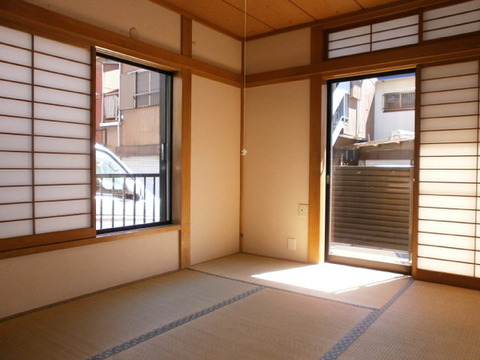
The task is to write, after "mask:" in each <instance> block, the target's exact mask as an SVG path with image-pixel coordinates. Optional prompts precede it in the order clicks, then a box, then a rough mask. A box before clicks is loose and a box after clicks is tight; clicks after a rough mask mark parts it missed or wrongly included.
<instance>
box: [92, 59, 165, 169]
mask: <svg viewBox="0 0 480 360" xmlns="http://www.w3.org/2000/svg"><path fill="white" fill-rule="evenodd" d="M97 73H98V74H99V75H100V76H98V77H97V79H98V81H101V85H100V86H99V88H100V90H101V95H100V94H99V96H98V98H97V101H99V102H98V103H97V114H96V119H97V134H96V135H97V136H96V139H97V142H98V143H100V144H102V145H104V146H106V147H107V148H109V149H110V150H111V151H113V152H114V153H115V154H116V155H117V156H118V157H119V158H121V159H122V161H124V162H125V163H126V164H127V165H128V166H129V167H130V168H131V169H132V171H133V172H141V173H158V170H159V161H158V158H159V154H160V145H159V133H160V105H159V104H160V81H159V74H158V73H157V72H153V71H149V70H145V69H142V68H139V67H136V66H133V65H129V64H123V63H118V62H116V61H114V60H109V59H105V58H97Z"/></svg>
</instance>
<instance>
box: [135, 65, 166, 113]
mask: <svg viewBox="0 0 480 360" xmlns="http://www.w3.org/2000/svg"><path fill="white" fill-rule="evenodd" d="M135 87H136V92H135V107H137V108H139V107H143V106H155V105H159V104H160V74H159V73H157V72H154V71H148V70H141V71H138V72H136V84H135Z"/></svg>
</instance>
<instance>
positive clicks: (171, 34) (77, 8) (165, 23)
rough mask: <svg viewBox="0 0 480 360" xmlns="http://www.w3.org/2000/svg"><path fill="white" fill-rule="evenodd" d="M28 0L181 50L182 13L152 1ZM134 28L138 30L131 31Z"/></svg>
mask: <svg viewBox="0 0 480 360" xmlns="http://www.w3.org/2000/svg"><path fill="white" fill-rule="evenodd" d="M26 1H27V2H29V3H31V4H34V5H37V6H41V7H44V8H46V9H48V10H52V11H55V12H58V13H61V14H63V15H66V16H70V17H73V18H75V19H77V20H81V21H83V22H86V23H89V24H92V25H95V26H99V27H102V28H104V29H107V30H110V31H114V32H116V33H119V34H121V35H124V36H131V37H132V38H134V39H137V40H140V41H143V42H146V43H149V44H152V45H157V46H160V47H162V48H164V49H167V50H171V51H175V52H180V36H181V25H180V15H178V14H177V13H174V12H173V11H170V10H168V9H165V8H162V7H160V6H158V5H155V4H154V3H152V2H150V1H137V0H81V1H78V0H26ZM132 28H134V30H132V31H131V29H132Z"/></svg>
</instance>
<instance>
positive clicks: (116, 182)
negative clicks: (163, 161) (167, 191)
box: [96, 174, 161, 230]
mask: <svg viewBox="0 0 480 360" xmlns="http://www.w3.org/2000/svg"><path fill="white" fill-rule="evenodd" d="M96 178H97V180H96V187H97V191H96V223H97V230H110V229H120V228H130V227H133V228H134V227H137V226H141V225H147V224H155V223H159V222H160V221H161V209H160V176H159V175H158V174H101V175H100V174H98V175H97V177H96Z"/></svg>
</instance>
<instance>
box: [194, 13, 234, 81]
mask: <svg viewBox="0 0 480 360" xmlns="http://www.w3.org/2000/svg"><path fill="white" fill-rule="evenodd" d="M192 56H193V57H194V58H196V59H198V60H202V61H205V62H207V63H210V64H213V65H217V66H220V67H223V68H225V69H227V70H231V71H234V72H236V73H241V72H242V42H241V41H239V40H236V39H234V38H231V37H229V36H227V35H224V34H222V33H219V32H218V31H215V30H212V29H211V28H209V27H206V26H204V25H202V24H199V23H197V22H195V21H194V22H193V24H192Z"/></svg>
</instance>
